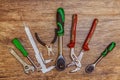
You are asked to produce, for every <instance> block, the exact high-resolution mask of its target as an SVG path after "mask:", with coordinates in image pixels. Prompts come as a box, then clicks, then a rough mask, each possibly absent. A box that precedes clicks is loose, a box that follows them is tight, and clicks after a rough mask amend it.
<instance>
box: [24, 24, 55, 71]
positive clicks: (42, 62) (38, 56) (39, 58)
mask: <svg viewBox="0 0 120 80" xmlns="http://www.w3.org/2000/svg"><path fill="white" fill-rule="evenodd" d="M24 26H25V32H26V34H27V37H28V39H29V41H30V43H31V45H32V47H33V49H34V52H35V57H36V59H37V61H38V63H39V64H40V66H41V71H42V72H43V73H46V72H49V71H50V70H52V69H54V68H55V66H50V67H48V68H46V65H45V64H46V63H49V62H51V61H52V59H49V60H44V58H43V56H42V53H41V52H39V50H38V48H37V45H36V43H35V41H34V39H33V37H32V34H31V32H30V29H29V27H28V26H27V25H25V24H24Z"/></svg>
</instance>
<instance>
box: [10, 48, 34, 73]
mask: <svg viewBox="0 0 120 80" xmlns="http://www.w3.org/2000/svg"><path fill="white" fill-rule="evenodd" d="M9 51H10V53H11V54H12V55H13V56H14V57H15V58H16V59H17V60H18V61H19V62H20V63H21V64H22V65H23V68H24V72H25V73H26V74H28V73H30V71H32V72H34V67H33V66H31V65H28V64H27V63H26V62H25V61H23V60H22V59H21V58H20V56H18V55H17V53H16V52H15V51H14V50H13V49H12V48H9Z"/></svg>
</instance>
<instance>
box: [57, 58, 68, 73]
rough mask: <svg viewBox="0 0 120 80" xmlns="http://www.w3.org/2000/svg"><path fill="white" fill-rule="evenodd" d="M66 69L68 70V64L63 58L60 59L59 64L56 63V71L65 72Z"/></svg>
mask: <svg viewBox="0 0 120 80" xmlns="http://www.w3.org/2000/svg"><path fill="white" fill-rule="evenodd" d="M65 68H66V63H65V60H64V58H62V57H60V58H58V60H57V63H56V69H57V70H59V71H63V70H64V69H65Z"/></svg>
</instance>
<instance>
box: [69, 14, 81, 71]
mask: <svg viewBox="0 0 120 80" xmlns="http://www.w3.org/2000/svg"><path fill="white" fill-rule="evenodd" d="M76 26H77V14H73V20H72V28H71V39H70V43H69V44H68V47H69V48H70V49H71V52H70V53H71V54H70V56H71V58H72V60H73V61H74V62H75V65H76V67H77V68H76V69H74V70H72V71H70V72H76V71H78V70H80V67H81V63H80V61H79V59H78V57H77V56H76V54H75V52H74V50H75V49H74V48H75V41H76Z"/></svg>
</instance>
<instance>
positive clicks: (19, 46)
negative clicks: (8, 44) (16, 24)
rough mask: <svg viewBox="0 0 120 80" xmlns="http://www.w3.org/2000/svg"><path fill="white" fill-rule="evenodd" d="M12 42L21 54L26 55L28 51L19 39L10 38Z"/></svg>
mask: <svg viewBox="0 0 120 80" xmlns="http://www.w3.org/2000/svg"><path fill="white" fill-rule="evenodd" d="M12 43H13V44H14V45H15V47H16V48H17V49H18V50H19V51H20V52H21V53H22V54H23V56H24V57H27V56H28V52H27V51H26V50H25V48H24V47H23V45H22V43H21V42H20V41H19V39H18V38H14V39H13V40H12Z"/></svg>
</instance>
